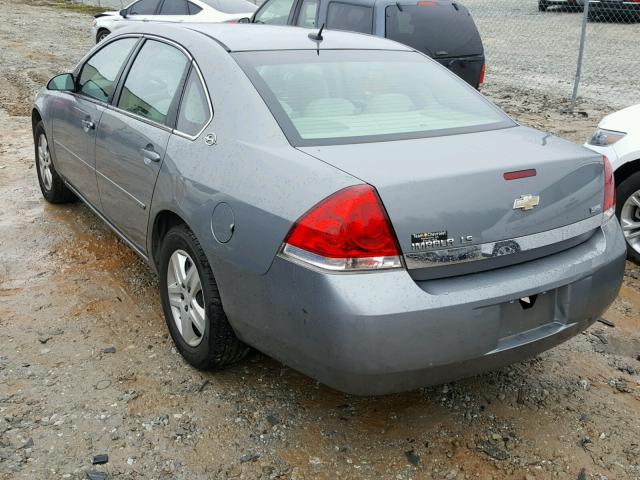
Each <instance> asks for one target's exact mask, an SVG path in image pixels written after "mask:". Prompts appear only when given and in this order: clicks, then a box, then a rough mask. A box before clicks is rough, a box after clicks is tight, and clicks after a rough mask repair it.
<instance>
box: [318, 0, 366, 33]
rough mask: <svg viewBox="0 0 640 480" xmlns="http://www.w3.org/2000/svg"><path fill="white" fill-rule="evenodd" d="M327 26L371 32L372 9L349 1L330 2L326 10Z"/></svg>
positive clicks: (334, 28) (335, 28) (336, 28)
mask: <svg viewBox="0 0 640 480" xmlns="http://www.w3.org/2000/svg"><path fill="white" fill-rule="evenodd" d="M327 28H330V29H333V30H350V31H352V32H360V33H371V32H372V31H373V30H372V29H373V9H371V8H369V7H363V6H361V5H353V4H350V3H338V2H331V3H330V4H329V9H328V10H327Z"/></svg>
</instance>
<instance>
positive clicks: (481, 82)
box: [478, 63, 487, 88]
mask: <svg viewBox="0 0 640 480" xmlns="http://www.w3.org/2000/svg"><path fill="white" fill-rule="evenodd" d="M486 71H487V64H486V63H483V64H482V68H481V69H480V79H479V80H478V88H480V87H481V86H482V84H483V83H484V74H485V73H486Z"/></svg>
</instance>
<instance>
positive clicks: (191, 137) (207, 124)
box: [173, 60, 213, 140]
mask: <svg viewBox="0 0 640 480" xmlns="http://www.w3.org/2000/svg"><path fill="white" fill-rule="evenodd" d="M191 64H192V65H193V68H195V70H196V73H197V74H198V78H200V85H202V89H203V90H204V94H205V95H206V97H207V105H208V107H209V119H208V120H207V122H206V123H205V124H204V126H203V127H202V128H201V129H200V131H199V132H198V133H196V134H195V135H193V136H192V135H189V134H187V133H184V132H181V131H180V130H178V129H174V130H173V133H175V134H176V135H178V136H179V137H184V138H186V139H188V140H195V139H196V138H198V137H199V136H200V135H202V132H204V131H205V129H206V128H207V127H208V126H209V124H210V123H211V121H212V120H213V104H212V103H211V97H210V96H209V90H208V89H207V84H206V82H205V81H204V77H203V76H202V72H201V71H200V67H198V64H197V63H196V61H195V60H192V61H191ZM182 100H184V98H183V99H182ZM182 100H181V101H180V107H182ZM178 116H180V108H178ZM176 123H177V118H176Z"/></svg>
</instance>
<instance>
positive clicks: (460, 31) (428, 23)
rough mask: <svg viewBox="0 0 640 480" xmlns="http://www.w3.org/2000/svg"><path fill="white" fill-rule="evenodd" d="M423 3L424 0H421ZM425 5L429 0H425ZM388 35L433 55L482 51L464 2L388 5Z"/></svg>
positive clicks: (440, 55) (476, 53)
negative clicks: (455, 5)
mask: <svg viewBox="0 0 640 480" xmlns="http://www.w3.org/2000/svg"><path fill="white" fill-rule="evenodd" d="M420 3H423V2H420ZM425 4H426V2H425ZM385 13H386V15H385V17H386V20H385V22H386V24H385V25H386V31H385V36H386V37H387V38H390V39H391V40H395V41H396V42H400V43H403V44H404V45H409V46H410V47H413V48H415V49H416V50H418V51H421V52H423V53H426V54H427V55H429V56H430V57H438V58H446V57H461V56H469V55H481V54H482V53H483V48H482V40H480V34H479V33H478V29H477V28H476V25H475V23H474V22H473V18H471V15H469V12H468V11H467V9H466V8H464V7H463V6H462V5H459V4H457V9H456V8H454V7H453V6H452V5H451V3H447V2H442V4H436V3H434V4H431V2H429V4H428V5H426V6H422V5H402V11H400V9H398V7H397V6H396V5H390V6H388V7H387V8H386V11H385Z"/></svg>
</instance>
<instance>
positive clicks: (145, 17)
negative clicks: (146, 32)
mask: <svg viewBox="0 0 640 480" xmlns="http://www.w3.org/2000/svg"><path fill="white" fill-rule="evenodd" d="M255 10H256V6H255V5H254V4H253V3H250V2H248V1H246V0H138V1H137V2H134V3H132V4H131V5H129V6H128V7H127V8H123V9H122V10H120V11H113V12H104V13H99V14H97V15H96V16H95V20H94V21H93V24H92V26H91V36H92V37H93V39H94V40H95V42H96V43H99V42H101V41H102V40H104V39H105V38H106V36H107V35H109V34H110V33H112V32H114V31H116V30H118V29H119V28H122V27H125V26H127V25H131V22H148V21H162V22H187V21H188V22H199V23H209V22H234V21H237V20H239V19H241V18H245V17H250V16H251V15H253V12H254V11H255Z"/></svg>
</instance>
